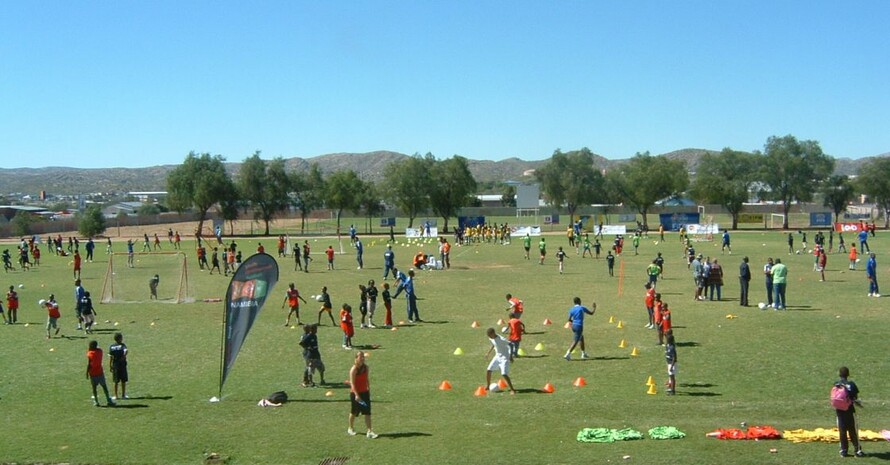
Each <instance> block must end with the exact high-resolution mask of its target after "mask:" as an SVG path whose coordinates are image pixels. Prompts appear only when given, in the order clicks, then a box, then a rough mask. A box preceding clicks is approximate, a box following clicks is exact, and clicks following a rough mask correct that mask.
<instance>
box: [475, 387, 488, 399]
mask: <svg viewBox="0 0 890 465" xmlns="http://www.w3.org/2000/svg"><path fill="white" fill-rule="evenodd" d="M473 395H474V396H476V397H485V396H487V395H488V390H487V389H485V386H479V387H477V388H476V392H474V393H473Z"/></svg>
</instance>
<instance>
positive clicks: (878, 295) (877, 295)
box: [872, 292, 881, 297]
mask: <svg viewBox="0 0 890 465" xmlns="http://www.w3.org/2000/svg"><path fill="white" fill-rule="evenodd" d="M880 296H881V294H878V293H877V292H875V295H874V296H872V297H880Z"/></svg>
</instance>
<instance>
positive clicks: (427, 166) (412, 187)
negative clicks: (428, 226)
mask: <svg viewBox="0 0 890 465" xmlns="http://www.w3.org/2000/svg"><path fill="white" fill-rule="evenodd" d="M435 161H436V160H435V158H433V155H432V154H431V153H428V154H426V156H420V154H414V155H413V156H412V157H411V158H408V159H407V160H404V161H400V162H397V163H392V164H390V165H389V167H388V169H387V171H386V174H385V175H384V191H385V194H386V195H387V198H389V199H391V200H392V201H393V203H395V205H396V206H397V207H398V208H399V210H401V213H402V214H403V215H405V216H407V217H408V227H409V228H411V227H413V226H414V219H415V218H417V216H418V215H419V214H420V213H421V212H423V211H425V210H426V209H427V208H428V207H429V205H430V197H429V193H430V184H431V183H432V182H433V180H432V178H431V176H430V172H431V171H432V166H433V164H434V163H435Z"/></svg>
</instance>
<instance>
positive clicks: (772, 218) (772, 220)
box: [769, 213, 785, 229]
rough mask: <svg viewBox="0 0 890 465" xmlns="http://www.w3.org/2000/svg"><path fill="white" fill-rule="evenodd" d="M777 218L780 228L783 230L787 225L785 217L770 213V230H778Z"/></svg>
mask: <svg viewBox="0 0 890 465" xmlns="http://www.w3.org/2000/svg"><path fill="white" fill-rule="evenodd" d="M776 218H779V220H780V221H779V228H781V227H782V226H783V225H784V224H785V215H783V214H781V213H770V214H769V228H770V229H776Z"/></svg>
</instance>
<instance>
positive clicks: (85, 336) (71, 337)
mask: <svg viewBox="0 0 890 465" xmlns="http://www.w3.org/2000/svg"><path fill="white" fill-rule="evenodd" d="M87 337H89V335H77V336H66V335H61V336H57V338H58V339H68V340H73V339H86V338H87Z"/></svg>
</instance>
